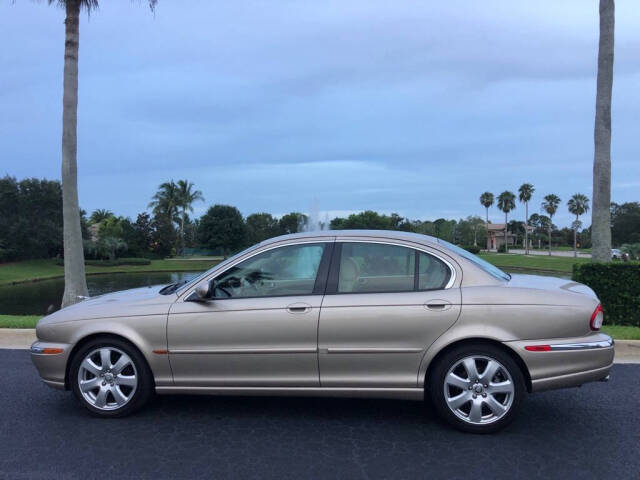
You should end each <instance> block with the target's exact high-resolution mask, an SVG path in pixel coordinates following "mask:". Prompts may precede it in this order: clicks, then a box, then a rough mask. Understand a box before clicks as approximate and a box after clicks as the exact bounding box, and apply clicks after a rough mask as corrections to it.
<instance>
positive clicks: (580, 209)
mask: <svg viewBox="0 0 640 480" xmlns="http://www.w3.org/2000/svg"><path fill="white" fill-rule="evenodd" d="M567 206H568V207H569V212H571V213H573V214H574V215H575V216H576V221H575V222H574V224H573V256H574V257H577V256H578V250H577V249H576V244H577V241H576V240H577V234H578V228H580V215H582V214H584V213H587V212H588V211H589V199H588V198H587V196H586V195H583V194H582V193H576V194H575V195H573V197H571V198H570V199H569V201H568V202H567ZM609 255H611V254H609Z"/></svg>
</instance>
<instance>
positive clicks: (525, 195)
mask: <svg viewBox="0 0 640 480" xmlns="http://www.w3.org/2000/svg"><path fill="white" fill-rule="evenodd" d="M535 191H536V189H535V188H534V187H533V185H531V184H530V183H523V184H522V185H520V188H519V189H518V199H519V200H520V201H521V202H522V203H524V225H525V227H524V243H525V247H524V253H525V255H529V201H530V200H531V196H532V195H533V192H535Z"/></svg>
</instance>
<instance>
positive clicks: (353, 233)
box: [260, 230, 441, 245]
mask: <svg viewBox="0 0 640 480" xmlns="http://www.w3.org/2000/svg"><path fill="white" fill-rule="evenodd" d="M318 237H360V238H361V237H371V238H387V239H390V240H406V241H410V242H415V243H422V244H425V245H429V244H438V243H441V242H440V240H439V239H438V238H436V237H432V236H429V235H422V234H421V233H413V232H403V231H398V230H322V231H312V232H300V233H291V234H289V235H281V236H279V237H273V238H270V239H268V240H265V241H263V242H262V243H261V244H260V245H268V244H271V243H276V242H282V241H286V240H295V239H305V238H318Z"/></svg>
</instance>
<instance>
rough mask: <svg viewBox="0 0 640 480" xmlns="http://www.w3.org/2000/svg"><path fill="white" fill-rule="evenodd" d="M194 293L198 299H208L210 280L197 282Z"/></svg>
mask: <svg viewBox="0 0 640 480" xmlns="http://www.w3.org/2000/svg"><path fill="white" fill-rule="evenodd" d="M195 293H196V296H197V297H198V299H200V300H208V299H209V295H210V293H211V283H210V282H203V283H201V284H199V285H198V286H197V287H196V289H195Z"/></svg>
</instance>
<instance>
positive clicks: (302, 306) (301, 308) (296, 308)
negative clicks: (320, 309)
mask: <svg viewBox="0 0 640 480" xmlns="http://www.w3.org/2000/svg"><path fill="white" fill-rule="evenodd" d="M311 308H312V307H311V305H309V304H308V303H302V302H297V303H292V304H291V305H289V306H287V312H289V313H307V312H310V311H311Z"/></svg>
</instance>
